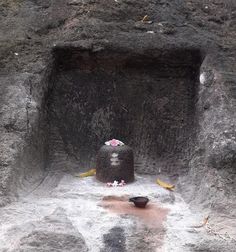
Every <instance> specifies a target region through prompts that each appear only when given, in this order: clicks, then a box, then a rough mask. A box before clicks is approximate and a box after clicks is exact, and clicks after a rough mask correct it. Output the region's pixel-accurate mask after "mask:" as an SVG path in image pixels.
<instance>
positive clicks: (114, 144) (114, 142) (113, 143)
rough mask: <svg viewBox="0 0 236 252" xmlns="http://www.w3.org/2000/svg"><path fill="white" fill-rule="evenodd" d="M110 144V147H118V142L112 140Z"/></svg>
mask: <svg viewBox="0 0 236 252" xmlns="http://www.w3.org/2000/svg"><path fill="white" fill-rule="evenodd" d="M110 144H111V146H118V145H119V141H118V140H116V139H112V140H111V141H110Z"/></svg>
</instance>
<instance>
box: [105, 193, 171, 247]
mask: <svg viewBox="0 0 236 252" xmlns="http://www.w3.org/2000/svg"><path fill="white" fill-rule="evenodd" d="M128 200H129V196H128V195H123V196H114V195H111V196H105V197H103V199H102V202H101V204H100V205H101V206H102V207H103V208H105V209H106V210H107V211H110V212H112V213H116V214H118V215H120V216H124V217H127V218H129V217H135V220H136V222H135V226H134V227H133V228H134V230H133V234H130V235H129V239H128V240H127V245H128V247H130V246H131V247H132V250H133V251H150V252H152V251H162V245H163V240H164V236H165V232H166V229H165V227H164V225H163V223H164V222H165V221H166V217H167V214H168V212H169V209H167V208H162V207H160V206H158V204H157V203H149V204H148V205H147V206H146V208H137V207H135V206H134V205H133V203H131V202H129V201H128ZM131 247H130V248H131ZM147 249H148V250H147ZM128 251H130V250H128Z"/></svg>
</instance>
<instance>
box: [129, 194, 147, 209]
mask: <svg viewBox="0 0 236 252" xmlns="http://www.w3.org/2000/svg"><path fill="white" fill-rule="evenodd" d="M148 201H149V199H148V198H147V197H141V196H139V197H133V198H130V199H129V202H133V203H134V205H135V206H136V207H139V208H145V207H146V205H147V203H148Z"/></svg>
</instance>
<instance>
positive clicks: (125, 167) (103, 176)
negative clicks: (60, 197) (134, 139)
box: [96, 145, 134, 183]
mask: <svg viewBox="0 0 236 252" xmlns="http://www.w3.org/2000/svg"><path fill="white" fill-rule="evenodd" d="M96 178H97V179H98V180H99V181H102V182H105V183H106V182H113V181H115V180H116V181H118V182H120V181H121V180H124V181H125V183H129V182H133V181H134V154H133V150H132V149H131V148H130V147H129V146H127V145H124V146H116V147H112V146H106V145H105V146H103V147H101V148H100V150H99V151H98V154H97V163H96Z"/></svg>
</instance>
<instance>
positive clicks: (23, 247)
mask: <svg viewBox="0 0 236 252" xmlns="http://www.w3.org/2000/svg"><path fill="white" fill-rule="evenodd" d="M19 228H21V229H22V228H23V230H21V235H22V238H20V240H19V242H18V243H17V245H15V246H14V248H13V249H12V250H8V251H12V252H19V251H21V252H34V251H38V252H46V251H55V252H59V251H71V252H78V251H81V252H86V251H88V248H87V247H86V245H85V241H84V239H83V237H82V235H81V234H80V233H79V232H78V231H77V230H76V229H75V228H74V227H73V225H72V223H71V222H70V221H69V220H68V219H67V217H66V214H65V211H64V210H63V209H62V208H58V209H56V210H55V211H54V213H52V214H51V215H50V216H47V217H45V218H44V219H43V220H41V221H40V222H33V223H26V224H25V226H24V227H19ZM29 230H30V232H29ZM24 233H26V234H25V235H24Z"/></svg>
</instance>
